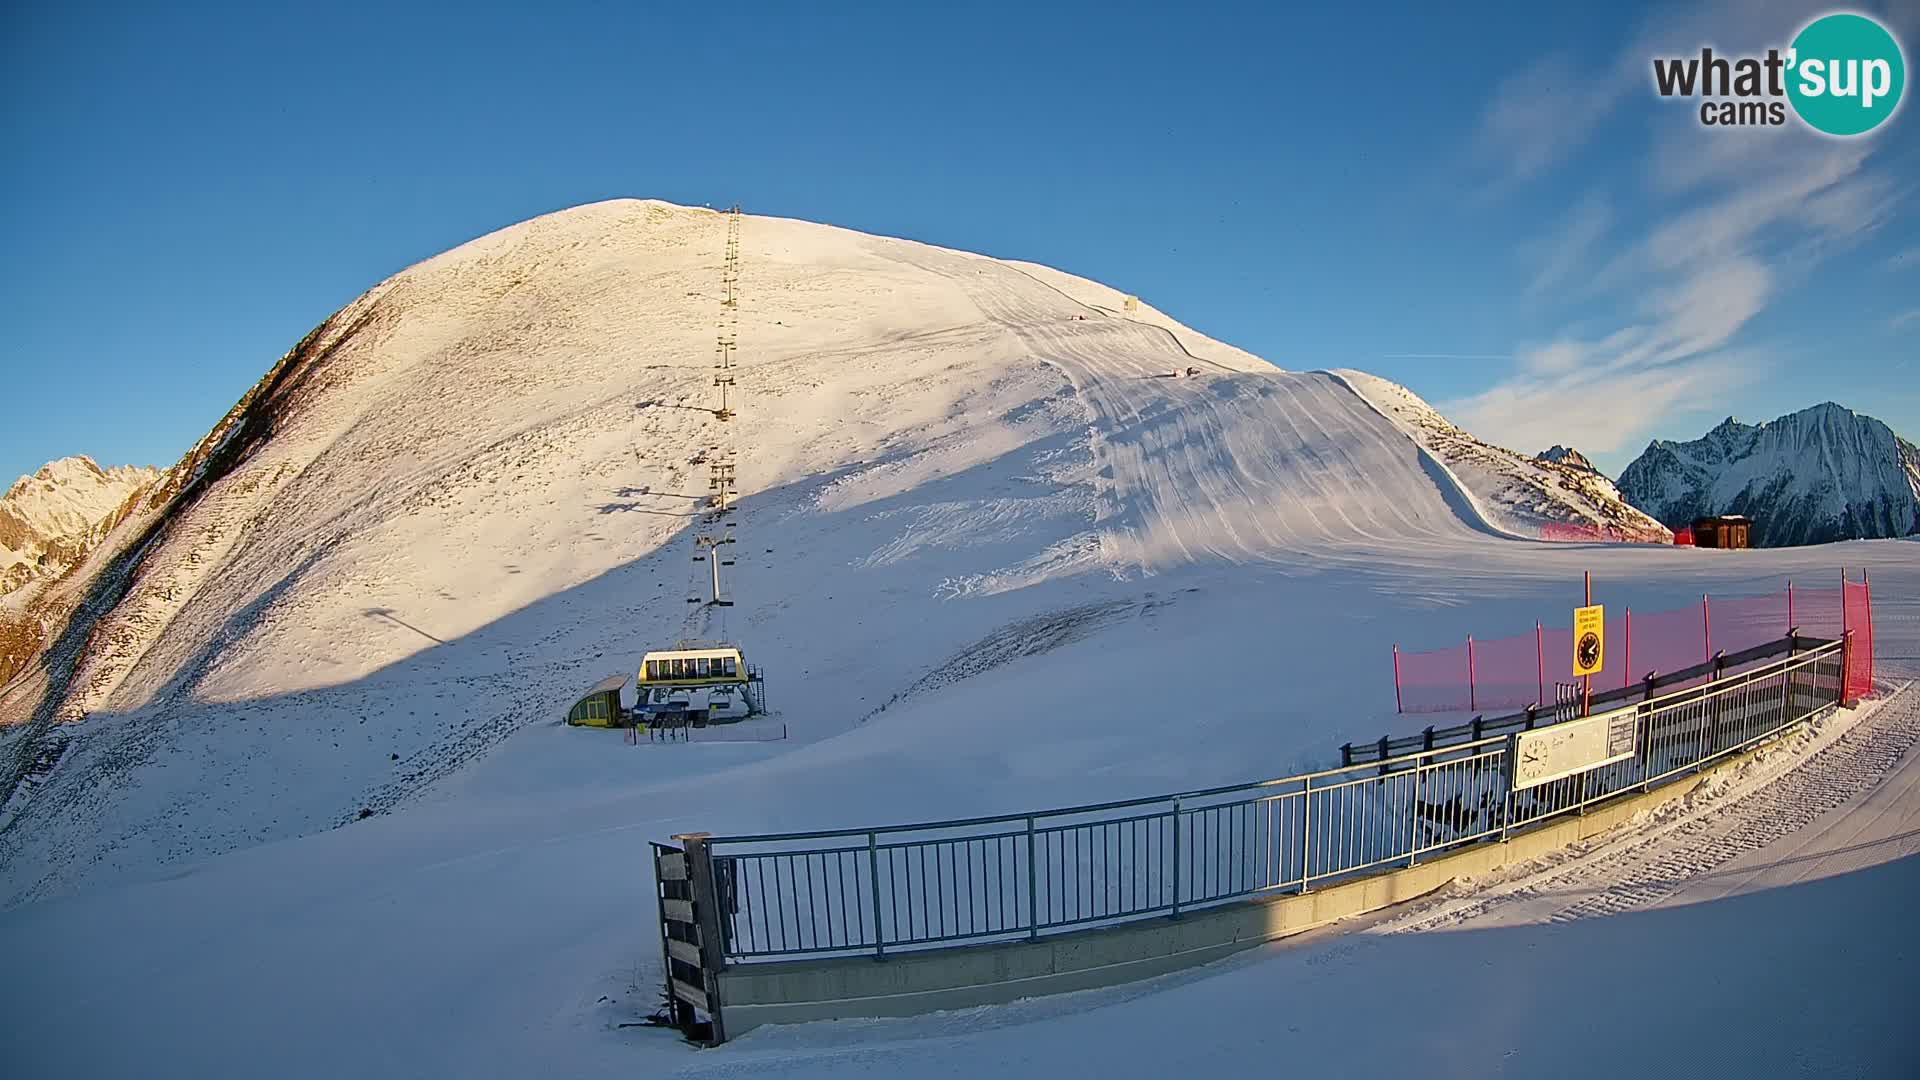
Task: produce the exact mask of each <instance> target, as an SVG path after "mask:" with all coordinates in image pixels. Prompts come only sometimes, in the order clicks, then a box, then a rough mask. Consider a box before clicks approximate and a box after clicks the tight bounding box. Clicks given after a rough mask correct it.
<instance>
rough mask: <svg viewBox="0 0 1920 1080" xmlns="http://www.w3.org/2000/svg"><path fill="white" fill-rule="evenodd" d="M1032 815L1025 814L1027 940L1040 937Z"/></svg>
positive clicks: (1038, 892)
mask: <svg viewBox="0 0 1920 1080" xmlns="http://www.w3.org/2000/svg"><path fill="white" fill-rule="evenodd" d="M1033 840H1034V836H1033V815H1031V814H1029V815H1027V922H1028V928H1027V940H1028V941H1038V940H1039V939H1040V887H1039V884H1038V879H1037V878H1036V876H1035V874H1034V853H1033Z"/></svg>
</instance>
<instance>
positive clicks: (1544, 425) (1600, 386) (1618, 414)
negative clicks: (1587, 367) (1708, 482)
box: [1441, 354, 1762, 455]
mask: <svg viewBox="0 0 1920 1080" xmlns="http://www.w3.org/2000/svg"><path fill="white" fill-rule="evenodd" d="M1761 368H1762V363H1761V361H1759V360H1758V359H1757V358H1755V357H1752V356H1746V355H1740V354H1716V355H1713V356H1708V357H1702V358H1698V359H1696V360H1693V361H1689V362H1686V363H1681V364H1672V365H1666V366H1661V367H1651V368H1639V369H1625V370H1622V369H1620V368H1617V367H1612V366H1610V365H1608V364H1607V363H1606V361H1605V359H1604V358H1598V359H1597V363H1596V370H1594V371H1592V372H1588V373H1584V374H1579V375H1575V376H1572V377H1569V378H1563V379H1516V380H1511V381H1508V382H1506V383H1502V384H1501V385H1499V386H1496V387H1493V388H1492V389H1490V390H1487V391H1485V392H1484V393H1481V394H1476V395H1474V396H1472V397H1469V398H1463V399H1460V400H1457V401H1451V402H1446V403H1443V404H1442V405H1441V410H1442V411H1443V412H1444V413H1446V415H1447V416H1448V417H1450V418H1452V419H1453V420H1455V421H1456V422H1458V423H1459V424H1460V425H1461V426H1462V427H1465V428H1466V429H1467V430H1468V431H1472V432H1474V433H1476V434H1479V435H1481V436H1483V437H1486V438H1489V439H1491V440H1492V441H1494V442H1495V443H1498V444H1499V445H1502V446H1508V447H1514V448H1517V449H1524V450H1528V451H1531V450H1534V449H1536V448H1539V447H1546V446H1552V445H1554V444H1556V443H1558V444H1561V445H1566V446H1574V447H1577V448H1579V449H1580V450H1581V451H1583V452H1584V453H1586V454H1588V455H1594V454H1612V453H1617V452H1620V451H1622V450H1626V449H1628V448H1630V446H1631V445H1632V444H1633V443H1634V441H1635V440H1636V439H1639V438H1641V437H1643V436H1645V435H1646V434H1647V433H1648V432H1649V431H1651V430H1652V429H1653V428H1654V426H1655V425H1656V424H1658V423H1659V421H1660V420H1661V419H1662V418H1664V417H1666V416H1669V415H1671V414H1672V413H1674V412H1676V411H1687V410H1688V409H1689V408H1690V407H1692V406H1695V405H1697V404H1698V403H1700V402H1702V401H1704V400H1708V399H1710V398H1711V397H1712V396H1713V394H1714V392H1715V391H1716V390H1718V389H1722V388H1724V387H1726V386H1729V385H1733V384H1735V383H1737V382H1738V381H1739V380H1741V379H1746V378H1751V377H1753V375H1754V374H1755V373H1756V372H1757V371H1759V370H1760V369H1761Z"/></svg>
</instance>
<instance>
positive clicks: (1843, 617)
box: [1840, 566, 1847, 638]
mask: <svg viewBox="0 0 1920 1080" xmlns="http://www.w3.org/2000/svg"><path fill="white" fill-rule="evenodd" d="M1840 636H1841V637H1843V638H1844V637H1846V636H1847V568H1846V567H1844V566H1843V567H1841V568H1840Z"/></svg>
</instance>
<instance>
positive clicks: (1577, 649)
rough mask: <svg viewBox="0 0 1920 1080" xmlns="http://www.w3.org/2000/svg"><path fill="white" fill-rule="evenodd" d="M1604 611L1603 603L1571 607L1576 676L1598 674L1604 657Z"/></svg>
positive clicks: (1605, 635)
mask: <svg viewBox="0 0 1920 1080" xmlns="http://www.w3.org/2000/svg"><path fill="white" fill-rule="evenodd" d="M1606 611H1607V609H1606V605H1604V604H1595V605H1593V606H1592V607H1580V608H1574V609H1573V673H1574V675H1576V676H1579V675H1598V674H1600V664H1601V661H1603V660H1605V659H1606V642H1607V630H1606V621H1607V620H1606Z"/></svg>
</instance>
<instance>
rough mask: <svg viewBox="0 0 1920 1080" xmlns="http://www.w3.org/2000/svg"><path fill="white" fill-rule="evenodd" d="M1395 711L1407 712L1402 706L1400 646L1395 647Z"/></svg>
mask: <svg viewBox="0 0 1920 1080" xmlns="http://www.w3.org/2000/svg"><path fill="white" fill-rule="evenodd" d="M1393 711H1394V712H1397V713H1398V712H1405V711H1406V710H1405V709H1403V708H1401V706H1400V646H1398V645H1395V646H1394V647H1393Z"/></svg>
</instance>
